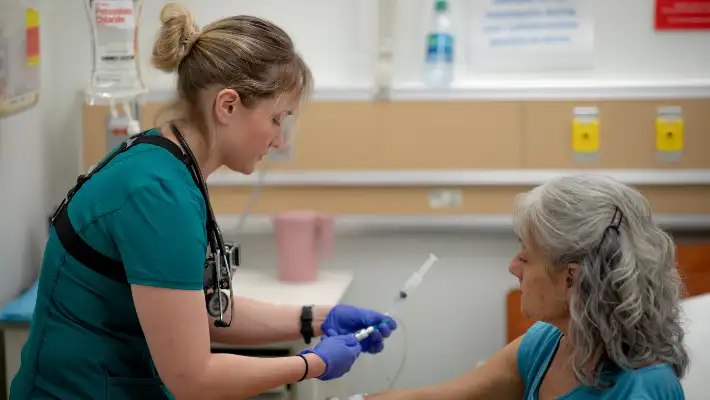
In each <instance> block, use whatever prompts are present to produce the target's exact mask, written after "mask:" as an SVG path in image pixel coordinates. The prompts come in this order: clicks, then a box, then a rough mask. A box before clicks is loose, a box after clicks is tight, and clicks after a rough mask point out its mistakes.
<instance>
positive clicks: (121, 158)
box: [10, 130, 207, 400]
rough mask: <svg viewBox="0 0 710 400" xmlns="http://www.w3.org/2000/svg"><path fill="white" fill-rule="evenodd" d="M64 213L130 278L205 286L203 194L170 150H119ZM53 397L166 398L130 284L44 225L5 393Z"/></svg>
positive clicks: (22, 399) (15, 397)
mask: <svg viewBox="0 0 710 400" xmlns="http://www.w3.org/2000/svg"><path fill="white" fill-rule="evenodd" d="M148 134H151V135H159V134H160V133H159V130H151V131H149V132H148ZM68 212H69V218H70V220H71V222H72V225H73V226H74V229H75V230H76V232H77V233H79V235H81V237H82V238H83V239H84V241H86V243H87V244H89V245H90V246H91V247H93V248H94V249H96V250H97V251H99V252H101V253H102V254H104V255H106V256H109V257H111V258H113V259H120V260H122V262H123V264H124V266H125V269H126V276H127V278H128V282H129V283H131V284H134V285H144V286H154V287H161V288H170V289H181V290H199V291H202V285H203V272H204V262H205V255H206V250H207V236H206V228H205V222H206V211H205V204H204V198H203V196H202V194H201V192H200V190H199V189H198V188H197V187H196V186H195V184H194V182H193V180H192V178H191V176H190V173H189V171H188V169H187V167H186V166H185V165H184V164H183V163H182V162H181V161H179V160H178V159H177V158H175V157H174V156H173V155H172V154H171V153H170V152H168V151H167V150H165V149H163V148H161V147H158V146H153V145H150V144H139V145H136V146H133V147H131V148H129V149H128V150H127V151H125V152H124V153H122V154H119V155H117V156H116V157H115V158H114V159H113V160H111V162H110V163H109V164H108V165H107V166H105V167H104V168H103V169H102V170H101V171H99V172H98V173H96V174H95V175H94V176H93V177H91V179H89V180H88V181H87V182H86V183H85V184H84V186H83V187H82V188H81V189H80V190H79V191H78V192H77V193H76V195H75V196H74V198H73V199H72V200H71V202H70V203H69V208H68ZM57 398H59V399H87V400H89V399H91V400H97V399H107V400H118V399H160V398H170V395H169V393H168V392H167V390H166V389H165V387H164V385H163V384H162V381H161V380H160V378H159V377H158V375H157V373H156V372H155V368H154V366H153V362H152V359H151V355H150V352H149V351H148V346H147V344H146V340H145V337H144V335H143V332H142V330H141V327H140V323H139V321H138V316H137V315H136V310H135V307H134V305H133V299H132V297H131V289H130V286H129V285H126V284H125V283H123V284H121V283H119V282H116V281H113V280H111V279H109V278H106V277H104V276H103V275H100V274H98V273H96V272H94V271H93V270H91V269H89V268H88V267H86V266H84V265H81V264H80V263H79V262H77V261H76V260H75V259H73V258H72V257H71V256H69V255H68V254H67V252H66V251H65V250H64V248H63V247H62V245H61V243H60V242H59V239H58V238H57V235H56V232H55V231H54V229H51V230H50V233H49V238H48V240H47V244H46V247H45V252H44V259H43V261H42V269H41V272H40V278H39V289H38V293H37V304H36V306H35V310H34V315H33V319H32V323H31V327H30V333H29V339H28V340H27V342H26V344H25V345H24V347H23V349H22V359H21V365H20V369H19V372H18V373H17V375H16V376H15V378H14V379H13V381H12V385H11V388H10V399H11V400H27V399H57Z"/></svg>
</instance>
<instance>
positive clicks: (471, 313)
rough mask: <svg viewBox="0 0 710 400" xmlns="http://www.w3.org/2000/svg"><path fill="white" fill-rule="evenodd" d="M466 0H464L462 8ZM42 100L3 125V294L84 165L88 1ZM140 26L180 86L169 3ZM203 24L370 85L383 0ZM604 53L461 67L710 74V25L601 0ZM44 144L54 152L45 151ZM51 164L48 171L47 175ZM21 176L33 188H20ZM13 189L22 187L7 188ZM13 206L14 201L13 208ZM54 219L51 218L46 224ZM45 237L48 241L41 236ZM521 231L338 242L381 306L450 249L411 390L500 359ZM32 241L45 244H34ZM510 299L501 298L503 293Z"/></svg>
mask: <svg viewBox="0 0 710 400" xmlns="http://www.w3.org/2000/svg"><path fill="white" fill-rule="evenodd" d="M466 1H473V0H458V1H454V5H453V7H454V9H464V7H465V2H466ZM42 2H43V3H42V11H43V14H42V35H43V36H42V39H43V43H42V51H43V53H42V57H43V61H44V66H45V67H44V69H43V81H44V91H43V100H42V101H43V104H44V105H51V107H49V106H47V107H46V108H44V109H37V110H34V111H31V112H29V113H25V114H23V115H19V116H17V117H14V118H11V119H9V120H5V121H2V122H0V128H1V129H2V133H1V134H0V141H1V142H0V187H2V189H0V190H2V193H0V198H2V200H0V201H2V204H3V207H0V212H1V213H2V217H1V218H0V221H1V223H2V230H0V234H1V235H2V238H1V239H2V241H0V243H1V244H0V246H2V254H3V261H2V266H0V268H3V269H2V276H3V279H2V283H0V303H1V302H2V300H3V299H6V298H9V296H10V295H11V294H13V293H15V292H17V291H18V290H19V289H18V285H19V284H25V283H27V280H28V279H30V278H29V272H28V270H25V268H31V267H28V266H31V265H36V261H37V259H38V258H39V257H40V254H39V251H40V249H41V242H39V241H37V240H35V239H34V237H35V236H40V234H37V233H34V232H37V231H41V229H40V226H41V225H42V224H43V223H44V218H45V211H46V208H45V207H44V206H45V204H44V203H45V201H44V197H43V194H44V187H45V185H46V183H47V182H46V180H47V179H49V189H48V193H49V201H51V202H52V203H56V202H58V201H59V200H61V198H62V197H63V195H64V193H66V190H67V189H68V188H69V187H70V186H71V184H72V183H73V182H74V179H75V177H76V175H77V173H78V172H79V165H80V162H79V155H80V149H81V143H80V140H79V138H80V135H81V104H82V98H81V96H80V95H79V91H80V90H82V89H83V88H84V87H85V85H86V84H87V82H88V79H89V74H90V70H91V64H90V63H91V58H90V41H89V35H88V32H89V25H88V22H87V19H86V15H85V12H84V6H83V0H62V1H55V0H42ZM145 3H146V4H145V8H144V14H143V27H142V31H141V34H140V40H139V42H140V45H141V47H142V49H141V55H142V61H143V65H144V66H146V67H145V68H144V71H145V76H146V81H147V84H148V86H149V87H150V88H151V89H169V88H170V87H171V83H172V77H171V76H168V75H165V74H162V73H160V72H157V71H153V70H150V69H149V68H147V62H148V58H149V57H148V55H149V54H150V51H151V43H152V39H153V38H154V36H155V31H156V29H157V27H158V22H159V18H158V15H159V11H160V8H161V6H162V4H164V3H165V1H157V0H146V1H145ZM183 3H185V4H186V5H188V6H189V7H190V8H192V9H193V10H194V11H195V13H196V15H197V18H198V21H199V22H200V23H202V24H204V23H207V22H209V21H210V20H213V19H215V18H218V17H221V16H225V15H229V14H235V13H248V14H256V15H259V16H263V17H267V18H269V19H272V20H274V21H275V22H277V23H279V24H281V25H282V26H284V27H285V28H286V30H287V31H288V32H289V33H291V35H292V36H293V37H294V39H295V41H296V44H297V47H298V48H299V49H300V50H301V52H302V53H303V54H304V56H305V58H306V59H307V60H308V62H309V63H310V65H311V66H312V68H313V70H314V73H315V76H316V81H317V84H318V85H319V86H320V87H339V88H357V87H361V88H362V87H367V86H369V85H370V77H371V61H372V51H373V49H374V31H373V28H374V26H375V17H374V16H375V11H376V0H357V1H353V0H318V1H317V0H309V1H287V0H259V1H224V0H184V1H183ZM592 3H595V13H596V22H597V29H596V31H595V37H596V45H597V54H598V56H597V62H596V67H595V68H594V69H593V70H588V71H566V72H564V71H556V72H545V73H540V72H538V73H532V72H527V73H526V72H520V73H514V74H513V73H509V74H505V75H503V74H490V73H486V74H482V73H479V72H477V71H468V70H467V68H466V67H465V65H463V64H461V65H459V66H458V70H459V71H461V73H463V74H464V75H460V78H461V80H462V82H464V84H465V83H466V82H468V83H470V82H472V81H473V82H481V81H486V80H489V81H490V80H501V79H514V80H541V81H543V80H549V79H569V80H587V81H589V80H600V79H601V80H632V79H646V80H653V79H662V80H674V79H678V80H680V79H684V78H708V79H710V68H708V65H710V36H709V35H708V34H707V33H677V32H667V33H656V32H654V31H653V23H652V6H651V5H652V4H653V2H652V1H650V0H626V1H623V2H619V1H613V0H596V1H593V2H592ZM399 4H400V14H399V21H398V43H397V46H398V47H397V81H398V83H399V84H402V85H404V84H406V83H408V82H410V83H411V82H414V81H416V80H417V79H418V77H419V76H420V72H419V68H418V66H419V65H421V63H420V60H421V57H422V56H421V55H422V53H423V45H422V43H423V33H424V31H423V29H424V21H425V18H426V15H427V13H428V8H429V7H428V4H429V1H427V0H403V1H399ZM458 18H459V22H458V27H459V30H460V32H459V33H460V35H459V40H458V43H459V46H460V48H459V49H458V50H459V57H458V60H459V61H460V62H464V61H465V59H466V56H467V55H466V41H465V34H464V32H465V24H466V21H465V16H463V15H459V16H458ZM45 149H52V151H51V152H48V151H47V152H45ZM43 162H46V163H47V168H46V170H47V171H50V172H49V173H48V174H47V175H43V173H44V172H45V168H43V167H42V163H43ZM19 184H22V185H23V186H22V187H21V188H20V189H18V187H20V186H19ZM10 194H12V195H13V196H10ZM5 204H8V205H9V207H4V205H5ZM42 228H43V227H42ZM38 243H39V244H40V245H39V246H38V245H37V244H38ZM241 244H242V245H243V246H244V249H245V257H246V261H247V264H248V266H249V267H252V268H272V267H273V266H274V263H275V261H274V254H273V249H272V240H271V238H269V237H268V236H266V237H258V236H254V237H248V238H243V240H242V241H241ZM516 246H517V244H516V242H515V240H514V239H513V238H512V237H501V236H496V235H492V234H491V235H483V234H481V235H470V236H466V235H461V234H444V233H441V234H423V233H422V234H416V233H412V234H409V235H396V236H385V237H379V236H374V237H349V238H339V242H338V249H337V253H336V258H335V259H334V260H333V261H332V262H330V263H328V264H327V265H326V266H325V268H335V269H349V270H353V271H355V272H356V280H355V283H354V285H353V287H352V290H351V291H350V293H348V295H347V298H346V300H347V301H349V302H351V303H356V304H360V305H364V306H373V307H384V306H386V304H387V302H388V300H389V299H390V297H391V296H392V294H393V293H394V290H396V289H397V286H398V285H399V284H400V283H401V282H402V281H403V279H404V278H405V277H406V275H407V274H408V273H410V272H411V270H412V268H415V267H416V266H418V265H419V264H420V263H421V262H422V260H423V259H424V258H425V257H426V254H427V253H428V252H429V251H434V252H436V253H437V254H439V255H441V256H442V257H445V260H444V262H442V263H441V264H440V265H438V266H437V268H436V270H435V272H433V273H432V276H431V278H430V279H429V280H428V281H427V282H426V283H425V285H424V286H422V288H421V291H420V292H418V293H417V295H416V296H414V297H413V298H412V299H411V301H410V302H409V304H408V306H407V308H406V310H405V318H404V321H405V323H406V325H407V326H408V327H409V335H408V337H409V346H408V354H409V356H408V367H407V369H406V370H405V371H404V374H403V376H402V378H401V379H400V381H399V385H398V386H400V387H405V386H414V385H421V384H427V383H433V382H438V381H441V380H443V379H447V378H450V377H452V376H453V375H455V374H458V373H460V372H463V371H464V370H466V369H468V368H469V367H470V366H472V365H474V364H475V363H476V362H478V361H479V360H481V359H484V358H486V357H488V356H490V354H492V353H493V352H494V351H495V349H497V348H498V347H499V346H500V345H501V344H503V341H504V332H505V326H504V319H503V318H504V317H503V315H504V302H503V300H504V298H505V294H506V292H507V289H509V288H510V287H511V286H514V284H515V280H514V279H512V278H511V277H509V276H508V274H507V265H508V260H509V258H510V257H511V256H512V254H513V253H514V251H515V249H516ZM30 249H34V250H30ZM496 299H499V300H500V301H497V300H496ZM402 345H403V343H402V335H401V334H398V335H397V337H395V338H393V339H392V341H390V342H389V347H388V350H387V352H386V353H385V354H383V355H382V356H381V357H380V358H382V359H383V360H384V364H385V367H386V368H387V371H388V374H390V375H391V374H392V373H393V372H394V368H395V364H396V362H397V361H398V358H399V357H400V355H401V351H402V350H403V349H402ZM381 368H382V367H381V366H380V365H379V364H378V363H377V362H376V361H375V358H373V357H364V358H363V360H362V361H361V362H359V363H358V365H356V367H355V370H354V371H353V373H352V374H351V375H350V377H349V378H347V382H348V386H349V387H350V390H351V391H364V390H366V391H377V390H380V389H382V385H385V384H386V382H385V380H384V379H383V373H382V369H381Z"/></svg>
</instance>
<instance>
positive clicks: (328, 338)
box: [10, 4, 396, 400]
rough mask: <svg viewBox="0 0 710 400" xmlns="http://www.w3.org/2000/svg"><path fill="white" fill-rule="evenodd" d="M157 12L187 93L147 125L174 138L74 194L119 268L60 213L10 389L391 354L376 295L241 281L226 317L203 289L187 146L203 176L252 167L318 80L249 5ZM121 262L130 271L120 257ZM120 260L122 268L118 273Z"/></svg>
mask: <svg viewBox="0 0 710 400" xmlns="http://www.w3.org/2000/svg"><path fill="white" fill-rule="evenodd" d="M161 20H162V23H163V26H162V28H161V30H160V34H159V36H158V39H157V42H156V43H155V46H154V49H153V64H154V65H155V66H156V67H157V68H158V69H160V70H163V71H167V72H173V71H176V72H177V85H178V86H177V92H178V94H179V97H178V101H177V102H176V104H175V105H174V108H173V109H172V111H173V112H174V116H175V119H173V120H172V123H171V124H166V125H164V126H161V127H158V128H155V129H152V130H150V131H148V132H147V133H145V134H144V135H143V136H145V137H157V138H161V137H162V138H166V139H167V140H164V141H163V142H168V143H169V144H170V146H168V147H161V146H154V145H150V144H145V143H143V144H135V145H132V146H131V147H128V148H127V149H125V151H122V152H120V153H119V152H117V153H116V154H115V156H113V157H112V158H110V157H109V158H110V161H108V162H107V163H106V165H105V166H103V168H102V169H101V170H99V171H98V172H97V173H96V174H95V175H93V176H92V177H91V178H90V179H88V180H87V181H86V182H85V183H84V184H83V186H81V188H80V189H79V190H78V191H76V193H75V194H74V195H73V197H72V198H71V201H70V202H69V203H68V207H67V208H66V210H67V213H66V215H68V219H67V220H68V221H70V225H71V226H73V229H74V231H75V232H76V233H77V234H78V235H79V236H80V237H81V239H83V241H84V242H85V243H86V244H87V245H88V246H90V247H91V248H92V249H93V250H95V251H96V252H98V253H99V254H101V255H102V257H107V258H106V260H107V262H106V263H105V265H104V267H106V268H105V269H106V271H104V272H107V271H108V272H107V273H105V274H102V273H98V272H97V270H96V269H92V268H88V267H87V265H88V264H86V263H84V264H82V262H80V261H79V260H77V259H76V258H74V257H73V254H74V253H71V254H70V253H68V251H67V248H65V246H63V244H62V243H65V242H63V241H62V240H60V237H61V235H60V237H58V235H57V228H56V226H58V225H57V224H56V223H55V228H53V229H52V230H51V232H50V235H49V239H48V242H47V245H46V249H45V254H44V260H43V264H42V270H41V274H40V280H39V289H38V295H37V304H36V308H35V312H34V319H33V321H32V325H31V330H30V335H29V339H28V341H27V343H26V344H25V346H24V348H23V351H22V363H21V366H20V370H19V372H18V374H17V375H16V377H15V378H14V380H13V382H12V386H11V390H10V399H12V400H26V399H67V400H68V399H87V400H88V399H91V400H97V399H110V400H116V399H164V398H176V399H206V398H210V399H242V398H248V397H251V396H255V395H257V394H259V393H262V392H264V391H266V390H268V389H271V388H274V387H277V386H280V385H284V384H288V383H294V382H298V381H300V380H304V379H311V378H319V379H322V380H328V379H335V378H338V377H340V376H342V375H343V374H345V373H347V372H348V371H349V370H350V368H351V366H352V365H353V363H354V362H355V361H356V359H357V358H358V356H359V355H360V353H361V352H367V353H377V352H380V351H381V350H382V348H383V340H384V339H383V338H384V337H387V336H389V335H390V333H391V331H392V330H394V329H395V328H396V323H395V322H394V321H392V320H391V319H388V318H385V316H384V315H382V314H379V313H377V312H375V311H371V310H367V309H360V308H357V307H352V306H347V305H337V306H335V307H331V306H327V305H325V306H304V307H286V306H273V305H269V304H263V303H258V302H255V301H250V300H247V299H244V298H239V297H238V293H237V296H236V297H235V298H234V305H235V307H234V310H235V311H234V313H233V314H232V315H229V316H228V318H229V317H231V318H232V321H233V323H232V325H231V326H229V327H227V328H224V327H222V328H219V327H215V326H214V323H213V322H214V321H211V320H210V318H209V317H208V315H207V313H206V310H205V294H204V292H203V283H204V281H203V278H204V277H203V275H204V271H205V269H204V264H205V258H206V254H207V250H208V238H207V232H208V231H209V230H206V225H205V224H206V221H207V216H208V215H209V209H208V207H207V204H206V201H205V197H204V196H203V194H202V192H201V191H200V188H199V187H198V185H196V183H195V180H194V179H193V176H191V174H190V170H189V168H188V166H187V165H186V163H185V162H184V160H183V159H179V158H177V157H176V155H175V154H176V152H177V154H182V151H185V152H186V153H187V150H190V151H191V152H192V153H193V154H194V156H195V158H196V161H197V164H198V165H199V169H200V170H201V171H202V174H203V175H204V178H205V179H206V178H207V176H208V175H209V174H210V173H212V172H213V171H215V170H216V169H217V168H220V167H221V166H226V167H227V168H229V169H231V170H233V171H237V172H241V173H244V174H250V173H252V172H253V171H254V169H255V166H256V164H257V163H258V162H259V160H260V159H261V158H262V157H263V156H265V155H266V153H267V152H268V151H269V149H271V148H278V147H280V146H282V140H283V139H282V126H281V125H282V123H283V122H284V119H285V118H287V117H288V116H289V115H291V114H292V113H294V112H295V111H296V109H297V107H298V106H299V104H300V102H301V101H302V99H304V98H305V97H307V96H308V95H309V94H310V91H311V86H312V78H311V74H310V71H309V69H308V67H307V66H306V64H305V62H304V61H303V59H302V58H301V57H300V56H299V55H298V54H297V53H296V52H295V50H294V46H293V43H292V42H291V40H290V38H289V37H288V35H287V34H286V33H285V32H284V31H282V30H281V29H280V28H278V27H277V26H274V25H273V24H271V23H269V22H267V21H263V20H261V19H258V18H253V17H247V16H238V17H231V18H225V19H222V20H219V21H216V22H214V23H212V24H210V25H208V26H207V27H205V28H204V29H203V30H200V29H199V27H197V26H196V25H195V23H194V22H193V18H192V16H191V15H190V13H189V12H187V10H185V9H184V8H183V7H181V6H178V5H175V4H168V5H166V6H165V8H164V9H163V11H162V13H161ZM180 137H184V138H185V143H184V144H182V143H181V141H180V140H179V138H180ZM161 140H162V139H161ZM169 147H173V148H175V149H177V150H176V152H172V151H169V150H170V149H169ZM185 147H187V149H186V148H185ZM122 149H123V148H122ZM109 158H107V160H108V159H109ZM116 260H120V263H121V264H122V270H120V271H117V270H116V269H113V270H112V269H111V268H112V267H113V264H114V263H118V261H116ZM119 265H120V264H119ZM119 272H120V274H123V277H124V279H125V282H121V281H119V280H116V279H112V278H111V277H110V275H111V274H112V273H119ZM120 274H119V275H120ZM370 325H374V326H377V328H378V329H377V330H376V331H375V332H374V333H373V335H372V336H370V337H369V338H368V339H366V340H364V341H361V342H358V341H357V340H356V339H355V338H354V336H353V335H352V334H353V333H354V332H356V331H357V330H359V329H361V328H364V327H367V326H370ZM313 336H322V338H321V340H320V341H319V342H318V344H317V345H316V346H315V347H314V348H313V349H312V350H308V351H304V352H303V353H302V354H300V355H298V356H294V357H282V358H254V357H243V356H237V355H232V354H211V352H210V343H211V342H221V343H227V344H244V345H251V344H259V343H269V342H279V341H286V340H297V339H299V338H301V337H304V339H305V340H306V341H308V340H310V338H311V337H313Z"/></svg>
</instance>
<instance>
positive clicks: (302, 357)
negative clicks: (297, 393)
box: [298, 354, 308, 382]
mask: <svg viewBox="0 0 710 400" xmlns="http://www.w3.org/2000/svg"><path fill="white" fill-rule="evenodd" d="M298 356H299V357H301V359H302V360H303V362H304V363H305V364H306V371H305V372H303V376H302V377H301V379H299V380H298V381H299V382H303V381H304V380H305V379H306V377H307V376H308V359H307V358H306V357H305V356H304V355H303V354H299V355H298Z"/></svg>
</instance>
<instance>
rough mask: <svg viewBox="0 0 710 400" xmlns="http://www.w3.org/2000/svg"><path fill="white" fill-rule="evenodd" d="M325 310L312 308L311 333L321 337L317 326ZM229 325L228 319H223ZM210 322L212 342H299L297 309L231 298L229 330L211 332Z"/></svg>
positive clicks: (320, 307) (327, 309)
mask: <svg viewBox="0 0 710 400" xmlns="http://www.w3.org/2000/svg"><path fill="white" fill-rule="evenodd" d="M330 308H331V307H329V306H316V307H313V332H314V333H315V336H320V335H322V334H323V332H321V329H320V326H321V324H322V323H323V321H324V320H325V317H326V315H327V314H328V311H330ZM225 319H226V320H227V321H229V315H226V316H225ZM212 322H214V319H213V318H211V319H210V340H212V342H217V343H224V344H236V345H256V344H267V343H274V342H283V341H291V340H298V339H300V338H301V306H280V305H273V304H268V303H262V302H259V301H254V300H250V299H246V298H243V297H234V316H233V318H232V326H230V327H229V328H215V327H214V325H213V324H212Z"/></svg>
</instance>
